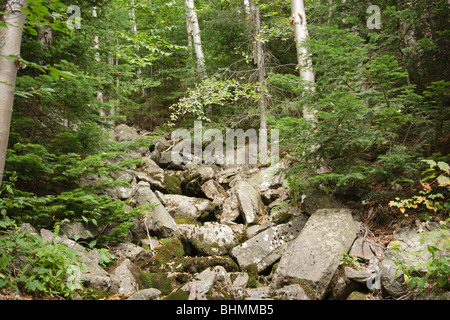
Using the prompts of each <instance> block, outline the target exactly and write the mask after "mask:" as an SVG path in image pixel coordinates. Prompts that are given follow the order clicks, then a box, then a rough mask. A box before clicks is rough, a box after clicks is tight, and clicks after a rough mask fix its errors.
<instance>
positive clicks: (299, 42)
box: [291, 0, 315, 121]
mask: <svg viewBox="0 0 450 320" xmlns="http://www.w3.org/2000/svg"><path fill="white" fill-rule="evenodd" d="M291 12H292V22H293V25H294V33H295V42H296V46H297V59H298V65H299V68H300V78H301V79H302V80H303V81H306V83H307V84H306V88H305V89H306V90H314V82H315V77H314V72H313V71H312V62H311V58H309V55H308V52H307V49H306V47H305V46H304V44H303V42H304V41H305V40H306V39H307V38H309V35H308V28H307V23H306V14H305V6H304V3H303V0H291ZM303 117H304V118H305V119H306V120H307V121H315V116H314V114H313V113H312V112H311V110H310V108H308V107H307V106H304V107H303Z"/></svg>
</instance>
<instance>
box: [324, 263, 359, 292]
mask: <svg viewBox="0 0 450 320" xmlns="http://www.w3.org/2000/svg"><path fill="white" fill-rule="evenodd" d="M361 286H362V285H361V284H359V283H357V282H355V281H352V280H350V279H349V278H348V277H347V276H346V275H345V272H343V271H342V268H341V267H340V268H339V269H338V271H337V272H336V273H335V274H334V276H333V279H332V281H331V285H330V295H329V299H330V300H345V299H347V298H348V296H349V295H350V293H352V292H353V291H355V290H358V289H359V288H360V287H361Z"/></svg>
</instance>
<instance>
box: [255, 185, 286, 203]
mask: <svg viewBox="0 0 450 320" xmlns="http://www.w3.org/2000/svg"><path fill="white" fill-rule="evenodd" d="M285 192H286V190H285V189H284V188H283V187H280V188H278V189H267V190H266V191H264V192H262V193H261V199H262V201H263V203H264V204H265V205H266V206H267V205H269V204H270V203H272V202H274V201H275V200H277V199H280V198H281V200H282V201H284V200H286V198H287V197H285Z"/></svg>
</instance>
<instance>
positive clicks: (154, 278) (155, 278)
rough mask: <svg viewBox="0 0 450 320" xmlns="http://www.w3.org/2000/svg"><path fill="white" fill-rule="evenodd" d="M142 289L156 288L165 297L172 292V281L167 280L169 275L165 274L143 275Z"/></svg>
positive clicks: (143, 273) (144, 273)
mask: <svg viewBox="0 0 450 320" xmlns="http://www.w3.org/2000/svg"><path fill="white" fill-rule="evenodd" d="M140 280H141V283H142V287H143V288H145V289H148V288H155V289H158V290H159V291H161V293H162V294H163V295H166V294H169V293H170V292H172V289H173V288H172V281H171V280H170V279H169V278H167V274H166V273H163V272H158V273H146V272H142V273H141V279H140Z"/></svg>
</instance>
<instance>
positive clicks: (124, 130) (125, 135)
mask: <svg viewBox="0 0 450 320" xmlns="http://www.w3.org/2000/svg"><path fill="white" fill-rule="evenodd" d="M114 138H115V139H116V140H117V141H119V142H121V141H131V140H135V139H137V138H139V134H138V132H137V131H136V130H135V129H134V128H131V127H129V126H127V125H126V124H121V125H118V126H117V127H116V128H114Z"/></svg>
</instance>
